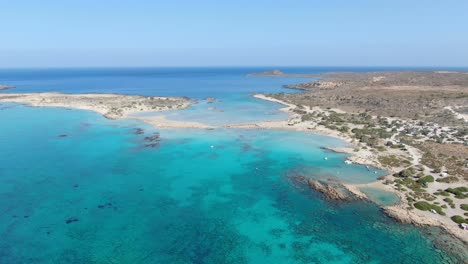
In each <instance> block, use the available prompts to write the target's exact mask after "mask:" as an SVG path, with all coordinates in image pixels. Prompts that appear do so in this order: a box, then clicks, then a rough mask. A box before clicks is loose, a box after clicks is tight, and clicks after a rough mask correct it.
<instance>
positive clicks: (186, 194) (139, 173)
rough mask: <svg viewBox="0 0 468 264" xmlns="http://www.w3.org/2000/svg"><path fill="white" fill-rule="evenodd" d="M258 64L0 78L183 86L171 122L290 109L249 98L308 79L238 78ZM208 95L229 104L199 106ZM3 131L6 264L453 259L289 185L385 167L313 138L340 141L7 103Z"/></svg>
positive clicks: (361, 176) (400, 228)
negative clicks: (353, 159) (183, 100)
mask: <svg viewBox="0 0 468 264" xmlns="http://www.w3.org/2000/svg"><path fill="white" fill-rule="evenodd" d="M261 70H268V68H266V69H263V68H262V69H253V68H249V69H245V68H244V69H242V68H235V69H227V68H226V69H208V68H207V69H188V68H187V69H128V70H125V69H105V70H99V69H62V70H57V69H50V70H2V71H0V83H1V84H12V85H16V86H17V88H16V89H12V90H10V91H8V92H39V91H61V92H72V93H83V92H106V93H108V92H114V93H128V94H147V95H176V96H181V95H183V96H188V97H191V98H196V99H199V100H200V103H199V104H198V105H195V106H194V107H192V108H190V109H188V110H184V111H180V112H181V113H180V117H179V118H181V119H190V120H198V119H197V118H202V117H203V114H206V116H208V117H209V118H208V119H210V120H211V122H212V123H219V122H224V121H225V120H226V118H228V117H229V118H232V120H235V121H238V122H246V121H252V120H268V119H274V118H284V116H283V114H282V113H281V112H279V111H278V108H279V107H280V106H279V105H277V104H273V103H269V102H263V101H259V100H255V99H251V98H250V97H249V96H250V94H252V93H255V92H291V91H288V90H285V89H282V88H281V85H282V84H288V83H294V82H297V81H304V80H303V79H302V80H301V79H285V78H268V77H262V78H260V77H257V78H253V77H246V76H245V73H249V72H256V71H261ZM292 70H296V71H298V70H302V71H307V70H309V71H312V70H315V71H320V69H291V71H292ZM324 70H325V69H322V71H324ZM343 70H346V69H343ZM209 96H212V97H216V98H217V99H218V102H217V104H218V105H217V107H219V108H223V109H225V111H224V112H215V111H210V110H209V109H207V106H204V103H203V99H204V98H206V97H209ZM243 106H245V109H244V108H243V109H237V107H243ZM249 106H250V107H249ZM243 115H247V116H243ZM0 127H1V129H0V263H458V262H460V261H461V259H460V256H457V255H454V254H452V253H450V252H446V251H443V250H440V249H438V248H437V247H436V246H435V242H434V236H433V235H430V234H429V233H434V232H437V230H423V229H419V228H416V227H414V226H411V225H401V224H398V223H396V222H395V221H394V220H392V219H390V218H388V217H386V216H385V215H384V214H382V213H381V211H380V210H379V208H378V207H377V206H376V205H374V204H372V203H367V202H346V203H336V202H330V201H327V200H324V199H323V197H322V196H321V195H319V194H318V193H315V192H313V191H311V190H310V189H308V188H307V187H305V186H302V185H298V184H297V183H295V182H294V181H293V180H292V179H293V177H294V176H296V175H304V176H307V177H315V178H318V179H339V180H343V181H346V182H355V183H366V182H370V181H373V180H374V179H375V178H376V177H378V176H379V175H382V174H383V173H384V172H382V171H379V172H378V173H377V174H374V173H373V171H368V170H367V169H366V168H365V167H362V166H357V165H345V164H344V162H343V161H344V160H345V159H346V156H345V155H344V154H338V153H332V152H328V151H325V150H323V149H321V148H320V147H324V146H341V145H343V144H345V143H344V142H341V141H340V140H337V139H334V138H329V137H324V136H318V135H311V134H305V133H299V132H287V131H265V130H261V131H259V130H235V129H232V130H229V129H216V130H157V129H155V128H153V127H150V126H149V125H146V124H144V123H141V122H136V121H130V120H118V121H115V120H107V119H105V118H103V117H101V116H100V115H98V114H96V113H93V112H87V111H79V110H69V109H58V108H33V107H27V106H23V105H18V104H10V103H8V104H6V103H3V104H0ZM136 128H142V129H143V130H144V134H138V133H136V130H135V129H136ZM155 134H159V135H160V141H158V142H157V143H156V144H154V145H150V143H149V142H147V140H145V137H148V136H152V135H155ZM152 143H154V142H152ZM324 157H328V159H327V160H325V159H324ZM378 195H379V194H378ZM389 199H390V198H389ZM384 200H385V201H387V200H388V199H386V198H385V199H384Z"/></svg>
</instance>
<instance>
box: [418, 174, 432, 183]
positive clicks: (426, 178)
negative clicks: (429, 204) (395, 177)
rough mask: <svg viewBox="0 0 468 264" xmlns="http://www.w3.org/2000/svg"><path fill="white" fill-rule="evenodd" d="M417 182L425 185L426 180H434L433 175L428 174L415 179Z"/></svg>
mask: <svg viewBox="0 0 468 264" xmlns="http://www.w3.org/2000/svg"><path fill="white" fill-rule="evenodd" d="M417 182H418V183H420V184H423V185H426V184H427V183H428V182H434V177H432V176H430V175H428V176H424V177H422V178H420V179H418V180H417Z"/></svg>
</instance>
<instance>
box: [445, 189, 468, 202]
mask: <svg viewBox="0 0 468 264" xmlns="http://www.w3.org/2000/svg"><path fill="white" fill-rule="evenodd" d="M445 191H446V192H449V193H453V194H454V195H455V198H458V199H464V198H467V197H468V195H467V194H465V193H466V192H468V187H457V188H448V189H445Z"/></svg>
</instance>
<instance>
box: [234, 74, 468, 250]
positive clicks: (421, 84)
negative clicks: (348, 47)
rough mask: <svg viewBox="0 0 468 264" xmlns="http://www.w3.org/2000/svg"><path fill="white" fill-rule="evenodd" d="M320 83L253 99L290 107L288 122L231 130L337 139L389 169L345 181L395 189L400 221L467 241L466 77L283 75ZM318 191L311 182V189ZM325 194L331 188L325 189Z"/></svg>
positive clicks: (357, 156)
mask: <svg viewBox="0 0 468 264" xmlns="http://www.w3.org/2000/svg"><path fill="white" fill-rule="evenodd" d="M278 75H281V76H283V77H288V76H299V75H300V76H303V77H314V78H318V79H319V80H315V81H311V82H305V83H299V84H295V85H287V86H285V87H286V88H291V89H300V90H303V91H304V92H303V93H279V94H265V95H255V97H257V98H259V99H264V100H269V101H273V102H278V103H281V104H284V105H286V106H287V107H286V108H285V109H284V110H285V111H287V112H288V113H290V118H289V120H287V121H282V122H281V121H272V122H261V123H255V124H242V125H234V126H230V127H238V128H258V129H265V128H270V129H285V128H287V129H292V130H299V131H312V132H318V133H322V134H327V135H332V136H336V137H340V138H342V139H344V140H346V141H348V142H350V143H352V145H353V147H352V148H340V149H334V148H330V150H331V151H338V152H345V153H349V154H351V155H352V157H351V158H350V159H349V160H348V161H347V162H348V163H360V164H367V165H372V166H375V167H378V168H382V169H385V170H386V171H388V172H389V175H388V176H386V177H381V178H380V179H379V180H378V181H377V182H374V183H371V184H365V185H350V184H347V185H346V186H347V188H348V189H349V191H351V192H353V193H354V194H355V195H357V196H360V197H365V196H366V195H365V194H363V193H362V192H361V191H360V188H361V187H377V188H381V189H384V190H387V191H392V192H395V193H397V194H398V195H399V197H400V200H401V202H400V204H399V205H396V206H389V207H384V211H385V212H386V213H387V214H388V215H389V216H392V217H394V218H396V219H398V220H399V221H402V222H405V223H413V224H417V225H437V226H441V227H443V228H444V229H446V230H447V231H449V232H450V233H451V234H453V235H455V236H457V237H459V238H460V239H461V240H463V241H465V242H468V232H467V231H464V230H463V229H462V228H461V226H462V225H464V224H468V184H467V183H468V72H453V71H394V72H393V71H389V72H337V73H325V74H283V73H282V72H281V71H270V72H262V73H257V74H250V75H249V76H278ZM314 186H320V185H316V184H313V185H311V187H314ZM320 188H321V190H324V189H325V190H326V188H323V187H320Z"/></svg>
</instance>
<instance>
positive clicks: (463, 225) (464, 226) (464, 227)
mask: <svg viewBox="0 0 468 264" xmlns="http://www.w3.org/2000/svg"><path fill="white" fill-rule="evenodd" d="M460 227H461V228H462V229H463V230H468V225H467V224H465V223H461V224H460Z"/></svg>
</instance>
